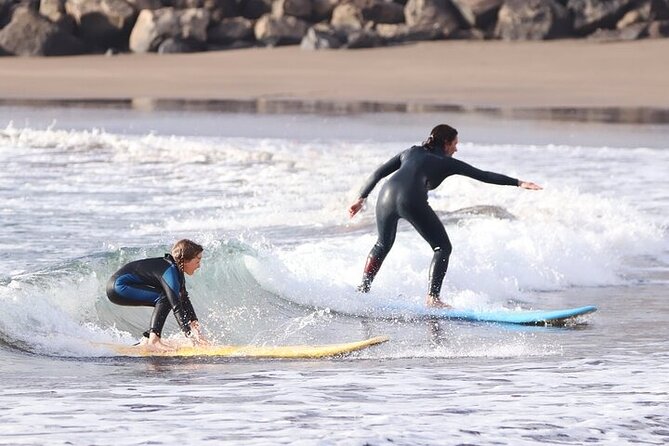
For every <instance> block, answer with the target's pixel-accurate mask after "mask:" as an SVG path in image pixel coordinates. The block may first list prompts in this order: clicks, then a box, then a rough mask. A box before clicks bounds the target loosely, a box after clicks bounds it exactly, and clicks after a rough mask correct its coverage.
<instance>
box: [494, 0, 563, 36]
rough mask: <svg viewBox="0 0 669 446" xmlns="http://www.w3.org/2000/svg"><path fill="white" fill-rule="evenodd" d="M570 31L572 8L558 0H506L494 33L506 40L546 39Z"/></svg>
mask: <svg viewBox="0 0 669 446" xmlns="http://www.w3.org/2000/svg"><path fill="white" fill-rule="evenodd" d="M569 32H570V21H569V12H568V11H567V10H566V8H565V7H564V6H562V5H561V4H559V3H557V2H556V1H555V0H506V1H505V2H504V5H502V7H501V9H500V10H499V14H498V18H497V25H496V27H495V32H494V35H495V36H496V37H497V38H499V39H503V40H545V39H555V38H558V37H566V36H568V35H569Z"/></svg>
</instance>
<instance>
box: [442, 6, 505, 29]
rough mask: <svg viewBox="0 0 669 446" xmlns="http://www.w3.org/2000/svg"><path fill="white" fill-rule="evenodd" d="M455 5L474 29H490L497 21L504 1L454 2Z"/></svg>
mask: <svg viewBox="0 0 669 446" xmlns="http://www.w3.org/2000/svg"><path fill="white" fill-rule="evenodd" d="M452 1H453V4H454V5H455V7H456V8H457V10H458V11H459V12H460V15H462V17H463V18H464V19H465V21H466V22H467V24H468V25H469V26H470V27H472V28H481V29H483V28H488V27H489V26H491V25H493V24H494V23H495V21H496V20H497V13H498V12H499V9H500V8H501V6H502V3H504V0H452Z"/></svg>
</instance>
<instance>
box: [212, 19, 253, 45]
mask: <svg viewBox="0 0 669 446" xmlns="http://www.w3.org/2000/svg"><path fill="white" fill-rule="evenodd" d="M253 39H254V35H253V22H252V21H251V20H249V19H245V18H244V17H232V18H228V19H223V20H221V21H220V22H218V23H216V24H214V25H211V26H210V27H209V30H208V31H207V42H209V43H213V44H220V45H229V44H231V43H234V42H236V41H240V40H242V41H251V40H253Z"/></svg>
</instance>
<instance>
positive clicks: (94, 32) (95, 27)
mask: <svg viewBox="0 0 669 446" xmlns="http://www.w3.org/2000/svg"><path fill="white" fill-rule="evenodd" d="M65 11H66V12H67V14H68V15H70V16H71V17H72V18H74V21H75V22H76V24H77V28H78V35H79V36H80V37H81V39H83V40H84V41H85V42H86V43H88V44H90V45H92V46H94V47H98V48H103V49H106V48H110V47H117V48H121V47H123V48H124V47H126V45H127V41H128V37H129V36H130V31H131V30H132V27H133V25H134V24H135V20H136V18H137V11H135V8H133V7H132V6H131V5H130V4H129V3H127V2H126V1H125V0H67V1H66V2H65Z"/></svg>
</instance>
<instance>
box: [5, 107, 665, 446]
mask: <svg viewBox="0 0 669 446" xmlns="http://www.w3.org/2000/svg"><path fill="white" fill-rule="evenodd" d="M441 122H448V123H451V124H452V125H454V126H455V127H457V128H458V129H459V131H460V141H461V143H460V146H459V152H458V154H457V155H456V156H457V157H459V158H460V159H462V160H464V161H467V162H469V163H471V164H473V165H475V166H477V167H480V168H483V169H486V170H493V171H497V172H501V173H506V174H508V175H511V176H516V177H520V178H521V179H525V180H531V181H535V182H538V183H539V184H541V185H543V186H544V187H545V190H543V191H540V192H530V191H524V190H520V189H518V188H510V187H500V186H492V185H486V184H482V183H477V182H475V181H473V180H469V179H466V178H457V177H452V178H449V179H448V180H446V181H445V182H444V183H443V184H442V186H441V187H440V188H439V189H438V190H436V191H433V192H431V194H430V203H431V205H432V206H433V208H434V209H435V210H437V212H438V213H439V215H440V216H441V218H442V220H443V221H444V223H445V224H446V228H447V231H448V233H449V236H450V238H451V240H452V242H453V245H454V251H453V255H452V258H451V264H450V269H449V272H448V274H447V277H446V281H445V285H444V291H443V298H444V300H446V301H447V302H449V303H451V304H452V305H455V306H457V307H462V308H477V309H482V310H485V309H502V308H507V309H509V310H515V309H518V308H531V309H557V308H566V307H573V306H581V305H597V306H598V308H599V311H598V312H596V313H594V314H592V315H589V316H587V317H585V318H582V319H580V320H578V321H576V322H575V323H573V324H570V325H568V326H567V327H518V326H507V325H496V324H476V323H465V322H458V321H446V320H441V321H439V320H424V319H417V318H415V317H413V316H412V314H410V313H407V314H399V315H397V314H390V313H389V312H388V310H387V308H388V306H389V305H390V304H393V303H396V302H406V303H410V304H415V305H420V304H421V303H422V301H423V298H424V294H425V291H426V282H427V268H428V266H429V263H430V260H431V250H430V249H429V246H427V244H426V243H425V242H424V241H423V240H422V239H420V237H419V236H417V235H416V234H415V232H414V231H413V229H412V228H410V227H409V226H408V225H407V224H400V230H399V233H398V237H397V241H396V243H395V246H394V248H393V250H392V252H391V254H390V255H389V257H388V259H387V260H386V262H385V264H384V266H383V269H382V270H381V272H380V273H379V275H378V277H377V280H376V281H375V283H374V287H373V289H372V292H371V293H370V294H369V295H367V296H360V295H359V294H357V293H356V292H355V290H354V289H355V286H356V285H357V283H358V281H359V279H360V274H361V269H362V266H363V263H364V260H365V257H366V255H367V253H368V251H369V249H370V248H371V246H372V245H373V243H374V241H375V237H376V234H375V231H376V230H375V223H374V211H373V202H374V200H375V198H376V192H378V189H379V187H377V189H376V191H375V193H373V194H372V196H371V197H370V200H369V201H370V203H371V204H370V205H368V207H367V209H366V210H365V211H364V212H363V213H362V214H361V215H360V216H359V217H356V218H355V219H353V220H349V219H348V216H347V207H348V205H349V204H350V202H352V201H353V199H354V198H356V193H357V191H358V189H359V187H360V186H361V184H362V182H363V181H364V179H365V177H366V176H367V175H369V174H370V173H371V172H372V171H373V169H374V168H375V167H376V166H377V165H378V164H380V163H381V162H383V161H385V160H386V159H388V158H390V157H391V156H393V155H394V154H396V153H397V152H399V151H401V150H403V149H405V148H406V147H408V146H410V145H412V144H415V143H418V142H420V141H421V140H423V139H424V138H425V137H426V136H427V133H429V130H430V129H431V128H432V127H433V126H434V125H435V124H438V123H441ZM0 166H2V169H1V172H2V173H1V174H0V227H1V228H2V231H1V232H0V308H2V313H1V314H0V378H1V380H2V387H1V388H0V444H7V445H65V444H74V445H93V444H95V445H148V444H152V445H171V444H177V443H189V444H249V445H265V444H304V445H314V444H317V445H321V444H322V445H335V444H336V445H339V444H343V445H363V444H370V445H389V444H394V445H397V444H401V445H455V444H476V445H524V444H560V445H564V444H570V445H572V444H573V445H581V444H603V445H612V444H616V445H618V444H648V445H661V444H667V443H668V442H669V309H668V308H667V307H668V305H667V303H668V301H667V299H668V297H669V296H668V294H669V293H668V292H667V291H668V290H669V237H668V228H669V177H668V175H667V172H669V126H667V125H661V124H637V125H629V124H611V123H587V122H555V121H546V120H521V119H508V118H504V117H503V116H486V115H481V114H471V113H470V114H466V113H442V114H429V113H419V114H406V113H377V114H366V113H355V114H337V113H334V114H246V113H229V112H221V111H206V110H198V111H188V110H181V111H179V110H173V111H170V110H142V109H133V108H130V107H109V108H94V107H77V106H67V107H63V106H48V105H44V104H42V105H41V106H40V107H28V106H9V105H5V106H2V107H0ZM184 237H187V238H191V239H194V240H196V241H198V242H200V243H202V244H203V245H204V246H205V253H204V259H203V266H202V268H201V269H200V270H199V271H198V272H196V274H195V275H194V276H193V277H189V278H188V279H187V284H188V288H189V291H190V294H191V297H192V299H193V303H194V306H195V309H196V311H197V313H198V316H199V317H200V320H201V321H202V323H203V325H204V326H205V328H206V332H207V334H208V336H209V337H210V338H211V339H212V340H214V341H215V342H220V343H234V344H259V345H279V344H303V343H309V344H325V343H332V342H345V341H352V340H358V339H362V338H365V337H368V336H374V335H379V334H386V335H388V336H390V338H391V341H390V342H388V343H386V344H383V345H380V346H376V347H374V348H370V349H367V350H364V351H360V352H356V353H354V354H351V355H349V356H346V357H342V358H334V359H325V360H252V359H238V358H237V359H233V358H227V359H226V358H218V359H217V358H207V359H205V358H188V359H169V358H162V359H147V358H125V357H119V356H114V355H113V354H112V353H111V352H110V351H108V350H106V349H104V348H103V347H100V346H98V345H97V344H96V343H101V342H117V343H127V344H131V343H134V342H137V341H138V339H139V337H140V336H141V332H142V331H144V330H145V329H146V328H147V324H148V319H149V315H150V309H144V308H126V307H119V306H115V305H113V304H111V303H110V302H108V301H107V299H106V297H105V294H104V287H105V283H106V281H107V279H108V277H109V276H110V275H111V274H112V273H113V272H114V271H115V270H116V269H118V268H119V267H120V266H121V265H122V264H124V263H125V262H128V261H131V260H135V259H139V258H143V257H147V256H154V255H155V256H159V255H162V254H163V253H164V252H166V250H168V249H169V246H170V245H171V243H173V242H174V241H175V240H177V239H179V238H184ZM166 336H168V337H170V338H173V339H175V340H176V339H178V338H179V336H180V335H179V334H178V333H177V327H176V324H175V323H174V321H173V318H172V317H171V316H170V318H169V319H168V324H167V326H166Z"/></svg>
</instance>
